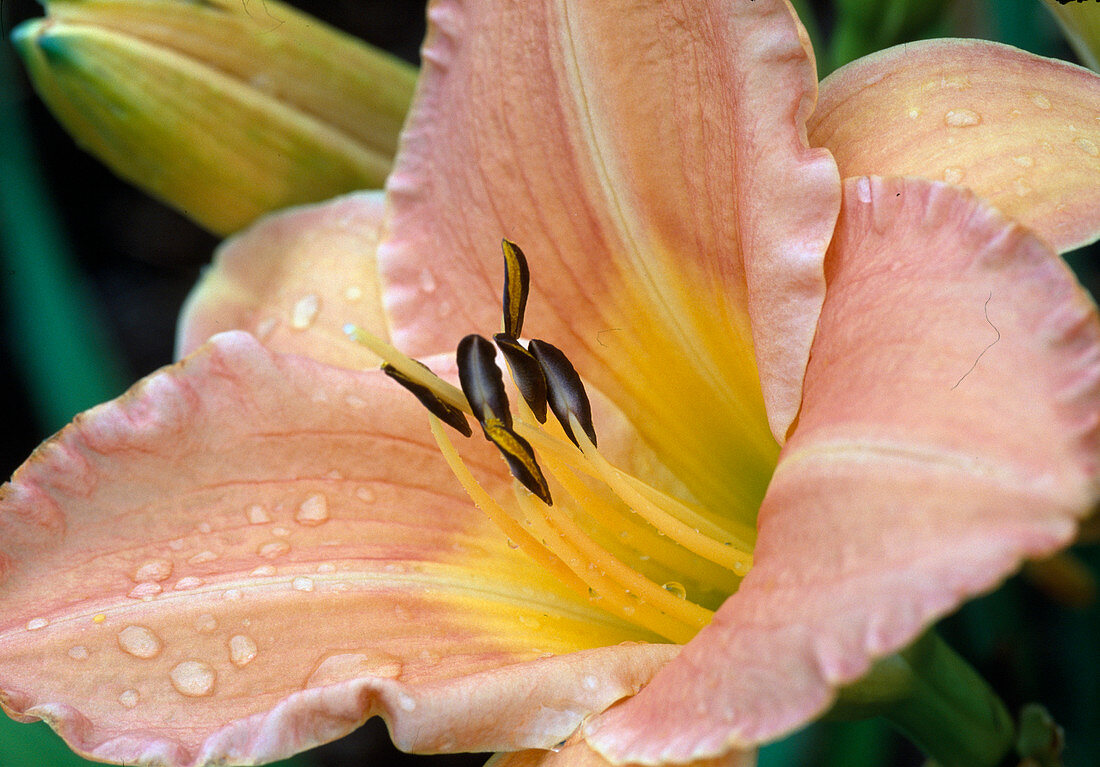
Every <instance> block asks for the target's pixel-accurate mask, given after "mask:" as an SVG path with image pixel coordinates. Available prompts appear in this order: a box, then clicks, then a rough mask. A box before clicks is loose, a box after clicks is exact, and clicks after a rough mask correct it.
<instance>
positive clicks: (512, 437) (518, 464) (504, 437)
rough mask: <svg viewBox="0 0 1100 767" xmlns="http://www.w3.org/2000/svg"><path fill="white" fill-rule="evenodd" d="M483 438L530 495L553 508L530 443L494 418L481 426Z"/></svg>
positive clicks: (547, 487) (548, 490)
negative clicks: (494, 447) (497, 452)
mask: <svg viewBox="0 0 1100 767" xmlns="http://www.w3.org/2000/svg"><path fill="white" fill-rule="evenodd" d="M482 428H484V429H485V436H486V437H488V438H489V440H490V441H491V442H492V443H493V444H494V445H496V446H497V448H498V449H499V450H500V453H501V455H503V456H504V460H505V461H506V462H507V463H508V470H509V471H511V472H512V476H513V477H515V478H516V479H518V480H519V481H520V483H522V484H523V486H524V487H526V488H527V489H528V490H530V491H531V492H532V493H534V494H535V495H537V496H538V497H539V499H541V500H542V502H543V503H545V504H546V505H547V506H553V505H554V501H553V499H552V498H551V497H550V487H549V485H547V484H546V477H544V476H543V474H542V469H540V468H539V465H538V463H537V462H536V461H535V451H534V450H533V449H532V448H531V443H530V442H528V441H527V440H525V439H524V438H523V437H521V436H519V435H518V434H516V433H515V432H514V431H512V430H511V429H510V428H508V427H507V426H505V425H504V424H503V423H501V422H500V421H498V420H496V419H495V418H490V419H489V420H488V421H487V422H486V423H484V424H483V425H482Z"/></svg>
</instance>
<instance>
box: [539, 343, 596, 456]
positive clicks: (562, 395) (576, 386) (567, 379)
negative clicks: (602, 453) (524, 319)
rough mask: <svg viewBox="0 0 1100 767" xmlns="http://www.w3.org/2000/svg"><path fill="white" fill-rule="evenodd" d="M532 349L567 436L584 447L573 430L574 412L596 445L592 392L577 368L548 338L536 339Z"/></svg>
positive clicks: (575, 443)
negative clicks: (570, 419)
mask: <svg viewBox="0 0 1100 767" xmlns="http://www.w3.org/2000/svg"><path fill="white" fill-rule="evenodd" d="M527 349H528V351H530V352H531V354H532V355H534V357H535V359H537V360H538V362H539V367H540V368H542V373H543V375H544V376H546V389H547V400H548V401H549V404H550V410H552V411H553V413H554V417H555V418H557V419H558V422H559V423H560V424H561V426H562V428H563V429H565V433H566V435H567V436H568V437H569V439H571V440H573V444H574V445H577V446H578V447H580V444H579V443H578V442H577V438H576V437H574V436H573V429H572V427H571V426H570V425H569V416H570V414H572V415H573V417H575V418H576V419H577V421H578V422H579V423H580V425H581V428H582V429H584V433H585V434H587V435H588V439H590V440H591V441H592V444H593V445H595V444H596V428H595V427H594V426H593V424H592V405H591V403H589V401H588V393H587V392H586V391H585V390H584V384H583V383H581V377H580V376H579V375H577V371H576V369H575V368H574V367H573V363H571V362H570V361H569V360H568V359H567V358H566V356H565V354H564V353H563V352H562V351H561V349H559V348H558V347H556V346H554V345H553V344H549V343H547V342H546V341H539V340H532V341H531V342H530V343H529V344H528V345H527Z"/></svg>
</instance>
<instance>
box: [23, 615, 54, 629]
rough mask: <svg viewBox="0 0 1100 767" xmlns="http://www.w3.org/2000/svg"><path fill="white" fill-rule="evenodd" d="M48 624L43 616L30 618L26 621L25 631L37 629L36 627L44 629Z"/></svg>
mask: <svg viewBox="0 0 1100 767" xmlns="http://www.w3.org/2000/svg"><path fill="white" fill-rule="evenodd" d="M48 625H50V622H49V621H48V620H46V619H45V618H31V619H30V620H29V621H27V631H38V629H44V628H46V626H48Z"/></svg>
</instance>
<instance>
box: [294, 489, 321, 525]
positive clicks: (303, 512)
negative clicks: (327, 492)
mask: <svg viewBox="0 0 1100 767" xmlns="http://www.w3.org/2000/svg"><path fill="white" fill-rule="evenodd" d="M294 519H295V520H296V521H297V522H298V524H300V525H306V526H307V527H316V526H317V525H320V524H323V523H325V522H327V521H328V498H326V497H325V496H323V495H321V494H320V493H316V494H314V495H311V496H310V497H309V498H306V499H305V500H304V501H302V505H301V506H299V507H298V512H297V513H296V514H295V515H294Z"/></svg>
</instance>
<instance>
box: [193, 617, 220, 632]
mask: <svg viewBox="0 0 1100 767" xmlns="http://www.w3.org/2000/svg"><path fill="white" fill-rule="evenodd" d="M217 628H218V621H217V620H216V619H215V618H214V616H213V615H211V614H210V613H203V614H202V615H200V616H199V617H198V618H196V619H195V631H197V632H199V633H200V634H210V633H212V632H213V631H214V630H215V629H217Z"/></svg>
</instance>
